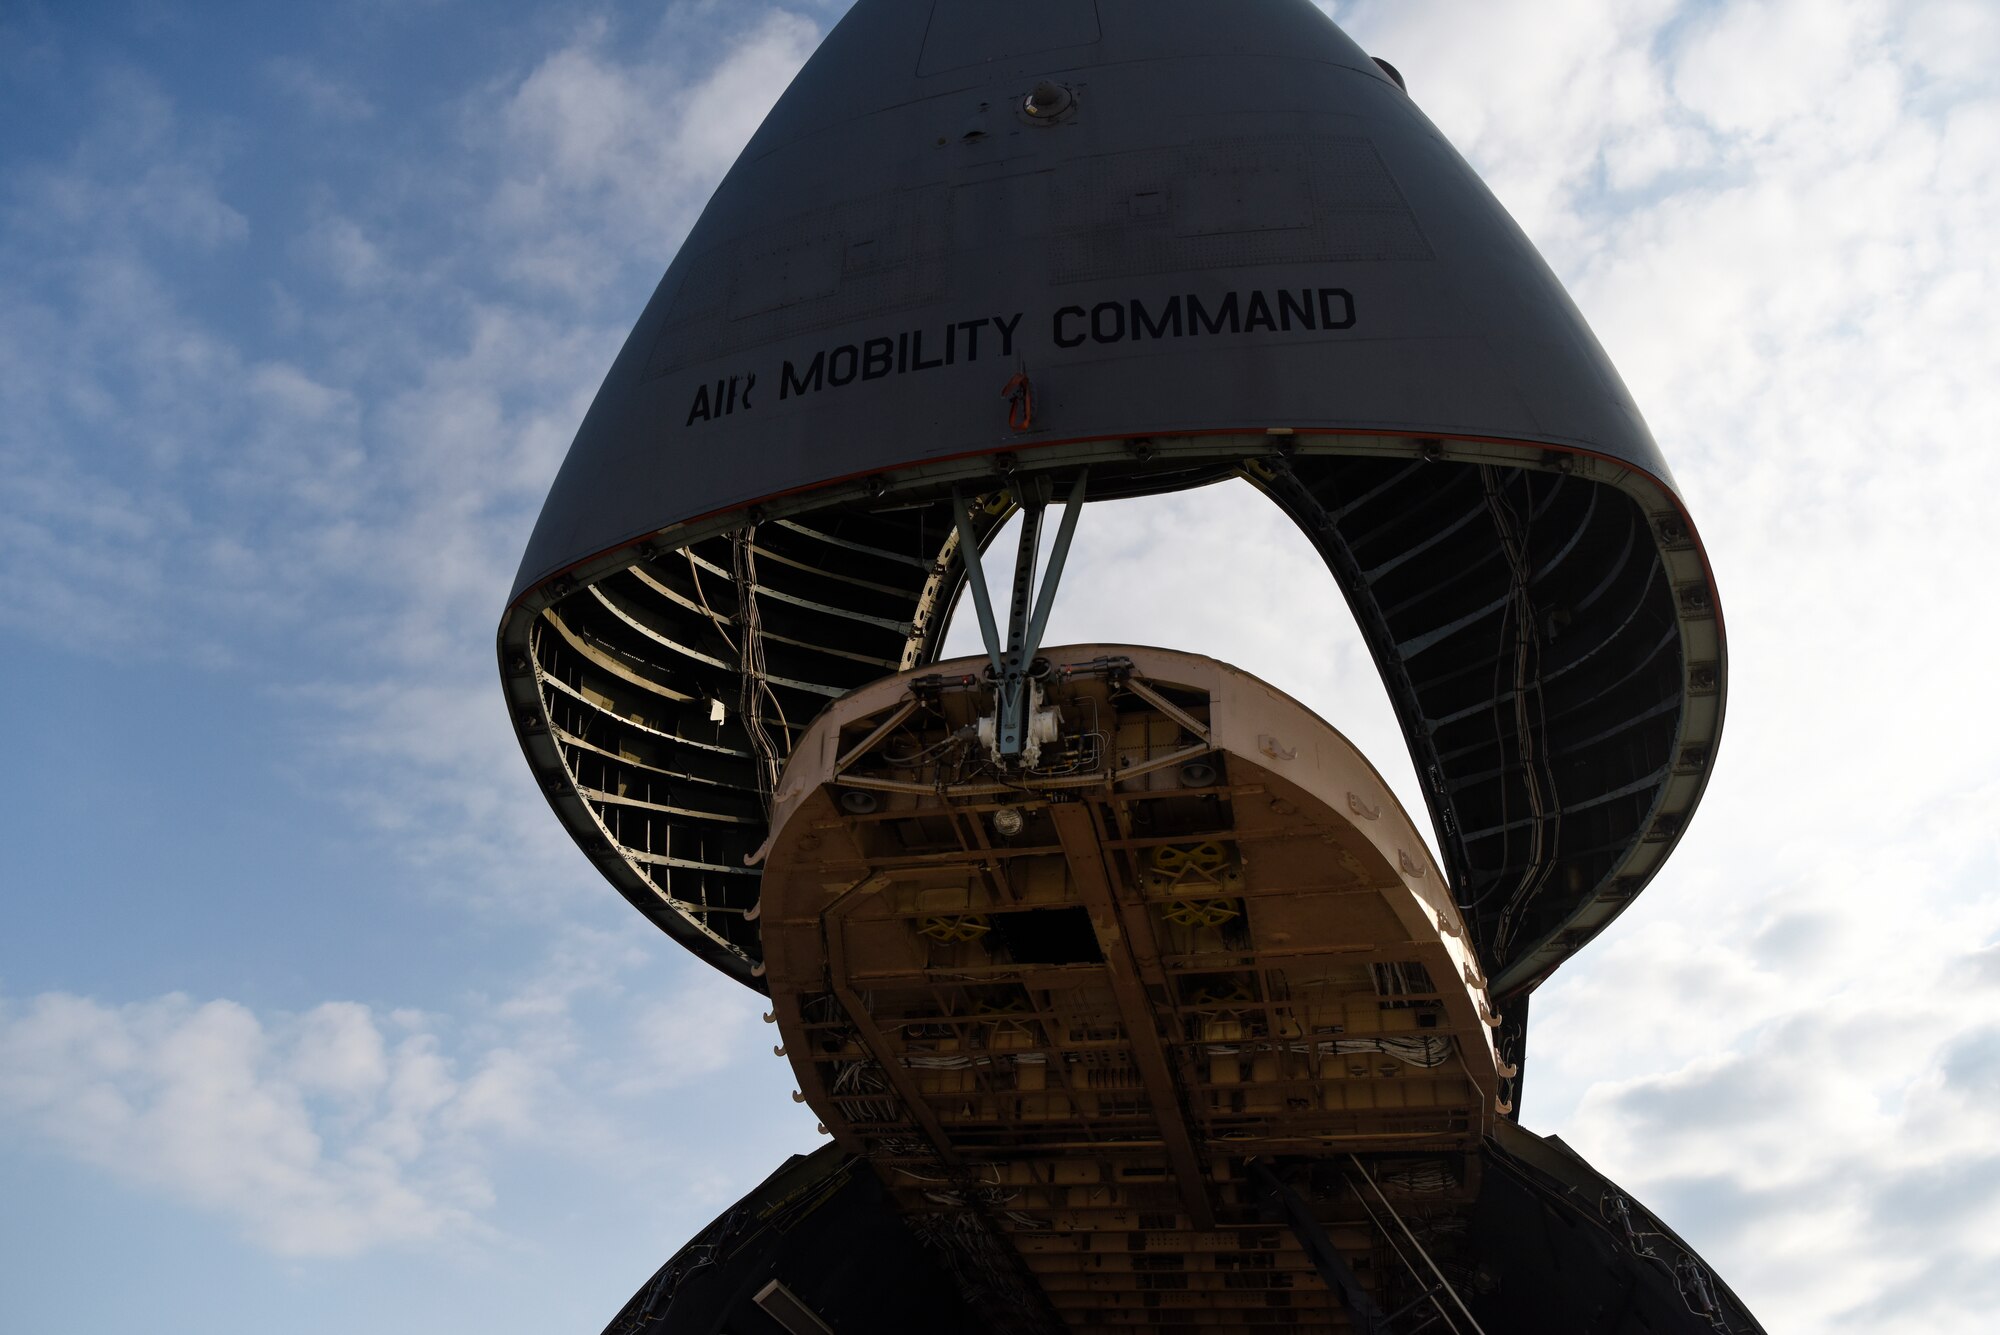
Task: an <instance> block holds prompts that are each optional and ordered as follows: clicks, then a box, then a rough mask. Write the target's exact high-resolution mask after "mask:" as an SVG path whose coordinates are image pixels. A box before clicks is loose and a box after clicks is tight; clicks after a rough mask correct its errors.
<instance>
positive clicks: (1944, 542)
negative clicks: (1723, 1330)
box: [1351, 3, 2000, 1332]
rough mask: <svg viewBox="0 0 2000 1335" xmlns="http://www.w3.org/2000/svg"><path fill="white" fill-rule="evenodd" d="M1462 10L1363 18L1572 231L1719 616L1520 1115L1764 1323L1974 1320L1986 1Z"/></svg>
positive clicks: (1988, 181) (1992, 1008)
mask: <svg viewBox="0 0 2000 1335" xmlns="http://www.w3.org/2000/svg"><path fill="white" fill-rule="evenodd" d="M1585 11H1588V12H1585ZM1461 17H1465V18H1466V19H1467V20H1468V21H1469V22H1470V23H1471V24H1472V26H1473V27H1474V29H1475V34H1474V36H1472V37H1470V38H1468V37H1466V36H1464V35H1463V34H1459V35H1453V33H1454V32H1456V29H1457V27H1458V25H1456V24H1441V25H1438V24H1435V20H1436V11H1435V9H1426V10H1424V11H1423V12H1422V13H1421V14H1419V13H1418V12H1416V11H1415V10H1414V8H1413V7H1403V6H1399V7H1396V8H1395V9H1394V10H1390V9H1387V8H1383V7H1362V8H1358V9H1357V10H1355V11H1354V18H1355V22H1354V23H1353V26H1352V28H1351V31H1353V32H1354V34H1355V35H1356V36H1357V38H1360V39H1362V40H1363V41H1364V43H1365V44H1366V45H1367V46H1368V47H1369V48H1370V49H1374V50H1381V51H1382V52H1383V54H1385V55H1387V56H1388V57H1389V58H1391V59H1396V60H1398V61H1399V64H1400V65H1401V68H1402V69H1403V71H1404V73H1405V74H1406V76H1408V77H1409V79H1410V84H1411V88H1412V91H1413V93H1414V95H1415V96H1416V98H1417V100H1418V102H1419V103H1420V104H1421V105H1423V106H1424V107H1425V109H1426V110H1427V111H1429V112H1430V114H1431V115H1432V116H1433V117H1434V118H1435V119H1437V120H1438V121H1439V123H1440V125H1441V128H1442V129H1443V130H1444V131H1445V133H1446V134H1447V135H1448V136H1450V137H1451V138H1452V139H1453V140H1454V142H1456V143H1458V144H1459V145H1460V146H1461V147H1462V148H1464V149H1466V150H1467V151H1468V156H1470V157H1471V158H1472V160H1473V162H1474V164H1475V166H1477V167H1479V168H1480V169H1481V170H1482V172H1485V173H1486V174H1487V176H1488V179H1489V180H1490V181H1492V182H1493V183H1494V184H1495V186H1496V188H1497V190H1498V193H1499V194H1500V196H1501V198H1502V200H1503V202H1505V203H1506V204H1507V205H1508V206H1509V207H1510V208H1511V209H1513V210H1514V212H1515V213H1516V215H1517V216H1518V217H1521V218H1522V219H1523V221H1524V222H1526V223H1527V225H1528V226H1529V230H1530V231H1531V233H1532V234H1534V235H1535V236H1536V239H1537V241H1538V242H1539V243H1540V244H1542V245H1543V246H1544V248H1545V251H1546V253H1548V254H1549V255H1550V257H1551V259H1552V260H1553V261H1554V262H1555V264H1556V266H1557V268H1558V270H1559V271H1560V272H1562V273H1563V275H1564V278H1565V281H1566V282H1567V283H1568V284H1569V285H1570V287H1571V290H1572V292H1573V293H1574V294H1575V295H1576V297H1577V299H1578V303H1579V305H1580V306H1581V307H1582V308H1583V309H1584V311H1585V312H1586V314H1587V316H1588V317H1589V318H1590V320H1591V322H1592V324H1593V326H1594V327H1595V328H1596V329H1597V331H1598V333H1599V335H1600V337H1602V338H1603V340H1604V342H1605V343H1606V345H1607V347H1608V349H1609V351H1610V352H1611V354H1612V356H1613V359H1614V360H1615V361H1616V362H1617V364H1618V366H1619V368H1620V370H1621V371H1622V372H1623V374H1624V376H1625V378H1626V379H1627V381H1628V383H1630V384H1631V386H1632V388H1633V391H1634V394H1635V396H1636V398H1637V399H1638V401H1639V403H1640V405H1641V407H1642V408H1643V409H1644V410H1645V412H1646V414H1647V416H1648V418H1649V420H1650V421H1651V423H1652V425H1653V427H1654V430H1655V432H1656V434H1657V435H1658V436H1659V438H1660V440H1661V444H1662V447H1663V449H1664V451H1665V453H1666V455H1667V457H1668V458H1669V460H1670V461H1671V462H1672V463H1673V465H1674V467H1675V470H1676V472H1677V474H1678V476H1679V478H1680V481H1681V484H1682V487H1683V489H1684V492H1685V494H1686V495H1687V497H1688V499H1689V503H1690V508H1691V510H1692V512H1693V514H1694V517H1695V520H1696V523H1697V524H1698V525H1699V527H1700V529H1701V532H1702V534H1703V537H1704V540H1705V541H1706V543H1707V545H1708V549H1709V554H1710V556H1711V558H1712V560H1713V562H1714V566H1715V569H1716V572H1717V578H1718V581H1719V583H1720V586H1721V590H1722V601H1723V609H1724V611H1725V613H1726V614H1727V617H1728V626H1729V634H1730V651H1731V696H1730V717H1729V721H1728V725H1727V727H1726V728H1725V732H1724V738H1723V743H1722V746H1721V748H1720V753H1719V757H1718V766H1717V770H1716V774H1715V777H1714V780H1713V781H1712V783H1711V785H1710V788H1709V791H1708V794H1707V796H1706V798H1705V800H1704V804H1703V807H1702V810H1701V812H1700V813H1699V815H1698V816H1697V817H1696V819H1695V821H1694V822H1693V825H1692V828H1691V830H1690V833H1689V835H1688V837H1687V839H1686V840H1685V841H1684V843H1683V845H1682V847H1681V848H1680V850H1679V851H1678V852H1677V854H1676V856H1675V858H1674V860H1673V861H1672V862H1671V863H1670V864H1669V866H1668V868H1667V871H1666V872H1665V873H1664V874H1663V875H1662V876H1661V877H1660V879H1659V880H1658V881H1657V882H1656V883H1655V885H1654V886H1653V887H1652V888H1651V889H1650V890H1649V891H1648V893H1647V894H1646V895H1645V896H1644V897H1643V898H1642V899H1641V900H1640V901H1639V903H1638V904H1637V905H1635V906H1634V907H1633V908H1632V909H1631V910H1629V911H1628V913H1627V915H1626V917H1625V918H1624V919H1623V920H1621V921H1620V923H1619V924H1618V925H1617V926H1615V927H1614V928H1613V929H1612V930H1611V931H1610V932H1608V933H1607V934H1606V935H1605V936H1604V937H1603V938H1601V939H1600V940H1599V941H1598V942H1597V943H1595V944H1593V945H1592V946H1591V947H1590V948H1589V949H1587V950H1585V951H1584V952H1583V953H1582V954H1581V955H1580V956H1579V957H1578V958H1577V959H1576V960H1574V961H1572V962H1571V963H1570V964H1569V965H1567V966H1565V968H1564V969H1563V971H1562V972H1560V973H1558V974H1557V975H1556V977H1555V978H1554V980H1553V981H1552V982H1551V983H1550V984H1549V985H1547V986H1546V987H1544V989H1543V990H1542V992H1541V993H1540V994H1539V995H1538V996H1537V999H1536V1003H1535V1007H1534V1021H1533V1025H1532V1027H1531V1031H1530V1036H1529V1050H1530V1061H1529V1063H1528V1069H1527V1081H1526V1103H1525V1107H1526V1118H1527V1121H1528V1124H1529V1125H1531V1126H1533V1127H1534V1128H1535V1129H1537V1130H1543V1131H1559V1132H1561V1133H1562V1134H1563V1135H1564V1136H1565V1137H1566V1138H1568V1139H1569V1140H1570V1141H1571V1142H1572V1143H1573V1144H1575V1145H1576V1146H1577V1147H1578V1148H1579V1149H1580V1150H1581V1151H1582V1152H1583V1153H1584V1154H1585V1155H1586V1156H1587V1157H1589V1158H1590V1159H1591V1160H1592V1162H1593V1163H1595V1164H1596V1165H1597V1166H1598V1167H1599V1168H1600V1169H1601V1170H1603V1171H1604V1172H1605V1173H1606V1174H1607V1175H1609V1176H1610V1177H1612V1178H1613V1179H1614V1180H1617V1181H1619V1182H1621V1183H1623V1184H1624V1185H1626V1186H1628V1187H1630V1188H1632V1189H1634V1190H1635V1192H1636V1193H1637V1194H1638V1196H1639V1197H1640V1198H1641V1199H1643V1200H1645V1201H1646V1202H1647V1203H1648V1204H1649V1205H1651V1206H1653V1207H1654V1208H1655V1209H1657V1210H1658V1211H1659V1213H1660V1214H1661V1215H1662V1217H1663V1218H1665V1219H1666V1220H1667V1221H1668V1222H1669V1223H1670V1224H1672V1225H1673V1226H1674V1227H1675V1228H1677V1229H1678V1230H1680V1231H1681V1232H1682V1233H1683V1234H1685V1235H1686V1236H1688V1237H1689V1239H1690V1240H1691V1241H1693V1242H1694V1243H1695V1244H1696V1245H1697V1247H1699V1248H1700V1249H1701V1250H1702V1251H1703V1252H1704V1254H1705V1256H1706V1257H1707V1259H1708V1260H1709V1261H1710V1262H1712V1263H1713V1264H1714V1265H1715V1266H1716V1267H1717V1268H1718V1270H1719V1271H1720V1272H1721V1273H1722V1274H1723V1276H1724V1277H1725V1278H1726V1279H1727V1280H1729V1282H1730V1283H1731V1284H1732V1286H1733V1287H1735V1288H1736V1289H1737V1291H1738V1292H1739V1293H1740V1294H1742V1296H1743V1297H1744V1298H1745V1299H1746V1300H1748V1301H1749V1303H1750V1305H1751V1307H1752V1309H1753V1310H1754V1311H1755V1312H1757V1313H1758V1315H1759V1316H1760V1317H1761V1318H1762V1319H1763V1320H1764V1322H1765V1323H1766V1325H1767V1326H1768V1327H1769V1328H1771V1329H1773V1330H1778V1329H1809V1330H1828V1331H1833V1330H1857V1331H1860V1330H1866V1331H1870V1332H1884V1331H1904V1330H1907V1331H1920V1330H1921V1331H1925V1332H1932V1331H1950V1332H1959V1331H1964V1332H1971V1331H1974V1330H1983V1329H1984V1328H1985V1326H1986V1325H1987V1324H1989V1323H1988V1322H1987V1321H1986V1319H1985V1316H1984V1313H1985V1312H1986V1311H1988V1310H1990V1307H1991V1302H1992V1299H1993V1298H1994V1296H1996V1295H1995V1294H1994V1292H1993V1290H1994V1287H1995V1282H1994V1276H1996V1275H2000V1244H1995V1243H1994V1242H1993V1241H1992V1238H1993V1236H1994V1235H1993V1231H1992V1227H1991V1225H1992V1222H1993V1221H1992V1219H1991V1218H1990V1215H1991V1202H1992V1200H1993V1199H1995V1197H1994V1187H1995V1185H1996V1183H2000V1166H1996V1162H1995V1155H1994V1152H1993V1149H1992V1146H1993V1145H1994V1144H1995V1143H1996V1142H2000V1123H1996V1122H1995V1120H1994V1113H1993V1111H1992V1109H1993V1108H1994V1106H1996V1105H1995V1104H1994V1103H1993V1102H1992V1101H1991V1099H1990V1098H1988V1097H1984V1091H1983V1085H1982V1082H1983V1081H1985V1080H1986V1079H1987V1078H1988V1067H1989V1057H1990V1055H1991V1051H1990V1047H1989V1044H1990V1036H1991V1035H1992V1034H1994V1033H1995V1032H2000V988H1996V987H1995V986H1994V984H1993V979H1994V977H1995V976H2000V969H1995V968H1994V966H1993V963H1992V961H1993V958H1994V951H1995V949H1997V948H2000V947H1996V946H1995V945H1994V944H1993V943H1994V942H1996V941H2000V848H1996V829H1995V825H1994V822H1993V817H1992V813H1993V811H1994V810H1995V809H1996V804H2000V763H1996V761H1995V759H1994V757H1995V756H1996V754H2000V746H1996V743H2000V730H1996V728H1995V725H1994V723H1993V722H1992V719H1991V717H1990V711H1987V710H1985V709H1984V708H1983V707H1982V706H1981V705H1980V704H1979V703H1978V702H1979V701H1980V700H1982V699H1984V698H1985V696H1986V695H1987V694H1988V692H1989V689H1990V688H1989V686H1988V685H1987V679H1988V678H1989V677H1990V676H1991V667H1990V664H1991V663H1992V662H1993V661H1994V659H1995V657H1996V654H1997V653H2000V627H1996V626H1995V625H1994V622H1993V619H1992V617H1991V616H1990V615H1989V614H1988V609H1987V607H1986V604H1987V603H1990V601H1991V600H1990V599H1985V598H1983V595H1982V593H1981V585H1980V581H1981V580H1982V579H1983V577H1984V576H1983V574H1982V573H1981V572H1984V571H1986V570H1990V569H1992V568H1994V566H1995V564H1996V562H2000V536H1997V535H1996V533H1995V531H1994V529H1993V527H1992V525H1991V524H1990V522H1989V520H1988V517H1987V516H1986V514H1985V512H1984V509H1983V506H1984V504H1985V498H1987V497H1989V496H1991V495H1994V494H1996V492H2000V456H1996V455H1995V454H1994V453H1993V452H1992V451H1991V450H1988V449H1986V448H1984V446H1983V445H1981V444H1980V443H1979V442H1980V441H1982V440H1983V438H1984V434H1985V433H1986V431H1987V424H1989V423H1990V422H1991V421H1993V420H1994V419H1995V418H1996V416H2000V381H1996V380H1995V378H1994V377H1993V375H1992V373H1991V368H1992V367H1993V366H1994V365H1996V364H2000V325H1996V324H1995V322H1994V321H1993V319H1992V317H1991V312H1992V311H1993V310H1994V309H1996V308H2000V265H1996V259H1995V255H1994V251H1993V248H1992V246H1991V244H1990V236H1991V230H1992V223H1991V219H1992V218H1993V217H1994V216H1995V212H1996V208H2000V138H1996V129H2000V85H1996V81H1995V78H1994V75H1993V72H1992V67H1991V65H1990V62H1989V63H1988V64H1987V65H1986V66H1985V68H1984V70H1983V72H1982V71H1975V70H1972V69H1970V68H1969V66H1968V63H1967V62H1966V61H1964V60H1962V59H1960V60H1954V59H1953V58H1952V57H1951V55H1950V54H1949V52H1948V51H1947V50H1946V49H1945V48H1946V45H1947V39H1944V38H1942V37H1940V34H1941V33H1946V32H1950V33H1955V34H1962V35H1970V34H1976V33H1977V32H1979V31H1982V30H1984V25H1985V24H1987V22H1988V20H1989V18H1990V8H1989V9H1988V11H1987V13H1986V14H1982V15H1977V16H1975V15H1972V14H1970V13H1969V12H1968V11H1966V10H1965V8H1964V7H1962V6H1956V5H1949V4H1931V5H1917V6H1891V5H1888V4H1883V3H1841V4H1825V5H1818V4H1814V5H1808V4H1803V3H1756V4H1739V5H1725V6H1700V7H1683V8H1680V9H1669V8H1668V7H1666V6H1662V5H1616V6H1569V7H1567V8H1566V9H1564V11H1563V13H1562V15H1561V16H1558V15H1556V14H1554V13H1553V12H1552V11H1551V10H1550V9H1549V8H1548V7H1546V6H1529V5H1519V4H1516V5H1507V4H1496V5H1490V6H1481V7H1479V13H1478V15H1477V16H1472V15H1463V16H1461ZM1569 19H1574V20H1575V24H1574V25H1572V24H1570V23H1569V21H1568V20H1569ZM1433 25H1435V27H1436V28H1437V29H1443V30H1450V31H1439V32H1437V34H1436V35H1437V36H1438V37H1439V38H1440V39H1441V40H1439V41H1426V37H1427V35H1429V34H1431V33H1432V32H1433ZM1575 29H1581V33H1579V32H1578V31H1576V30H1575ZM1585 34H1594V36H1586V35H1585ZM1488 43H1491V44H1492V45H1491V47H1490V49H1489V50H1486V51H1481V50H1479V49H1477V48H1478V47H1480V46H1484V45H1486V44H1488ZM1522 44H1528V45H1533V46H1537V47H1539V48H1540V49H1539V50H1538V51H1537V52H1535V53H1532V54H1530V53H1524V52H1523V51H1522V50H1521V49H1520V47H1521V45H1522ZM1413 50H1415V51H1421V52H1423V55H1422V56H1421V57H1417V56H1413V55H1411V54H1410V52H1411V51H1413ZM1496 57H1499V58H1496ZM1516 57H1523V58H1524V59H1526V60H1527V61H1528V63H1527V65H1526V66H1523V65H1521V64H1519V63H1517V60H1516ZM1607 72H1615V77H1612V76H1611V75H1608V74H1607ZM1607 78H1611V82H1607ZM1612 83H1618V84H1622V86H1621V87H1614V86H1612ZM1547 89H1554V90H1559V91H1557V92H1556V93H1555V95H1554V97H1553V102H1552V106H1553V110H1552V109H1551V105H1541V104H1537V102H1536V94H1537V92H1538V90H1547ZM1579 97H1580V98H1581V100H1580V101H1579V100H1577V99H1578V98H1579ZM1475 100H1476V101H1477V102H1478V103H1479V105H1477V106H1473V105H1470V104H1471V103H1472V102H1473V101H1475ZM1552 119H1553V120H1556V121H1559V122H1560V124H1551V123H1550V122H1551V120H1552ZM1621 155H1623V156H1621ZM1635 157H1636V158H1637V159H1638V160H1637V161H1633V160H1630V159H1632V158H1635ZM1635 192H1636V193H1635ZM1974 1314H1978V1315H1974Z"/></svg>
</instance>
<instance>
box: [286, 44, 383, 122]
mask: <svg viewBox="0 0 2000 1335" xmlns="http://www.w3.org/2000/svg"><path fill="white" fill-rule="evenodd" d="M262 73H263V75H264V79H265V81H266V82H268V83H269V84H270V85H271V87H272V88H273V89H275V90H276V91H277V92H278V93H280V94H282V95H283V96H285V97H288V98H291V99H293V100H295V101H296V102H297V103H298V104H299V105H300V106H302V107H303V108H305V110H306V111H307V112H308V113H309V114H311V115H312V116H314V117H316V118H318V119H320V120H325V121H333V122H337V123H350V124H351V123H353V122H356V121H365V120H367V119H368V118H369V117H371V116H373V115H374V114H375V107H374V105H373V104H372V103H370V102H369V100H368V99H367V98H366V97H364V96H363V95H362V94H361V93H360V92H359V91H358V90H356V89H354V88H352V87H350V86H349V85H348V84H346V83H343V82H342V81H341V80H339V79H336V78H334V77H332V76H331V75H329V74H327V73H326V72H325V71H323V70H321V69H318V68H316V67H315V66H313V65H312V64H311V63H310V62H308V61H304V60H300V59H297V58H296V57H289V56H277V57H273V58H271V59H269V60H266V61H265V62H264V64H263V67H262Z"/></svg>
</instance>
